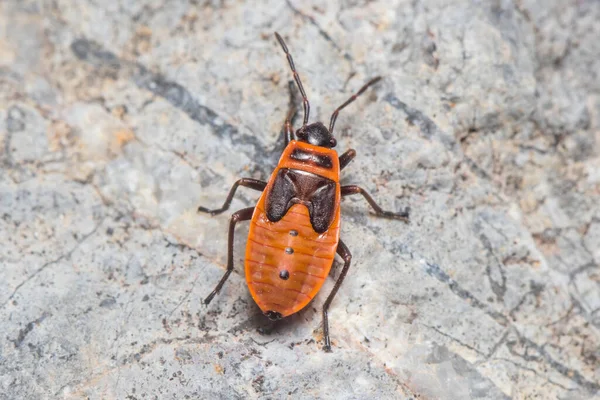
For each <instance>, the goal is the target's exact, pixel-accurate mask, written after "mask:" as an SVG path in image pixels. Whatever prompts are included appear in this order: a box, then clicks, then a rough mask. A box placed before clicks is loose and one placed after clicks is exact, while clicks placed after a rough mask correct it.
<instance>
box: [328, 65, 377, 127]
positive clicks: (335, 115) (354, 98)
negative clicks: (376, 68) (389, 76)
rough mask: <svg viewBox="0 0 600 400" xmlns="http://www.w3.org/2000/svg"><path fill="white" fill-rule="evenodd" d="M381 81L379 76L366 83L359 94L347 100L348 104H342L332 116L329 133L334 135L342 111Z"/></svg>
mask: <svg viewBox="0 0 600 400" xmlns="http://www.w3.org/2000/svg"><path fill="white" fill-rule="evenodd" d="M380 79H381V77H380V76H377V77H375V78H373V79H371V80H370V81H369V82H367V83H365V84H364V86H363V87H361V88H360V89H359V90H358V92H356V93H355V94H353V95H352V96H350V98H349V99H348V100H346V102H345V103H344V104H342V105H341V106H339V107H338V108H336V109H335V111H334V112H333V114H332V115H331V120H330V121H329V133H331V134H332V135H333V127H334V126H335V120H336V119H337V117H338V114H339V112H340V111H342V110H343V109H344V108H345V107H346V106H347V105H348V104H350V103H352V102H353V101H354V100H356V98H357V97H358V96H360V95H361V94H362V93H363V92H364V91H365V90H367V88H368V87H369V86H371V85H373V84H374V83H376V82H378V81H379V80H380Z"/></svg>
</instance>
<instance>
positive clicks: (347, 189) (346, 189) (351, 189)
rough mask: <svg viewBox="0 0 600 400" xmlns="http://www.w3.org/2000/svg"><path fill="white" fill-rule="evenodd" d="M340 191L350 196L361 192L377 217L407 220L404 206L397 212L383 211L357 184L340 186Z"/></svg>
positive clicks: (407, 211)
mask: <svg viewBox="0 0 600 400" xmlns="http://www.w3.org/2000/svg"><path fill="white" fill-rule="evenodd" d="M341 191H342V197H344V196H351V195H353V194H362V196H363V197H364V198H365V200H367V202H368V203H369V205H370V206H371V207H373V210H375V215H377V216H378V217H385V218H395V219H399V220H402V221H404V222H408V215H409V209H408V208H406V209H404V210H403V211H400V212H398V213H396V212H392V211H385V210H383V209H382V208H381V207H379V205H378V204H377V203H376V202H375V200H373V198H372V197H371V195H370V194H369V193H367V191H366V190H365V189H363V188H361V187H359V186H356V185H348V186H342V188H341Z"/></svg>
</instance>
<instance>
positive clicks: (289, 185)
mask: <svg viewBox="0 0 600 400" xmlns="http://www.w3.org/2000/svg"><path fill="white" fill-rule="evenodd" d="M335 189H336V184H335V182H334V181H332V180H331V179H327V178H325V177H322V176H319V175H315V174H311V173H310V172H305V171H300V170H297V169H288V168H281V169H280V170H279V172H278V173H277V176H276V177H275V181H274V182H273V186H271V189H270V191H269V192H268V193H267V194H266V198H265V212H266V214H267V218H268V219H269V221H271V222H277V221H279V220H281V219H282V218H283V216H284V215H285V214H286V213H287V211H288V210H289V209H290V207H292V206H293V205H294V204H303V205H305V206H306V207H307V208H308V213H309V216H310V223H311V225H312V227H313V229H314V230H315V232H317V233H323V232H325V231H327V229H329V226H330V225H331V223H332V222H333V218H334V216H335V211H336V210H335Z"/></svg>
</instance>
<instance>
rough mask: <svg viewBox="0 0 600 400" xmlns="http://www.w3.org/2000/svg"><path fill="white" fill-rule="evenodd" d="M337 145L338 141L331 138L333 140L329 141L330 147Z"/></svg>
mask: <svg viewBox="0 0 600 400" xmlns="http://www.w3.org/2000/svg"><path fill="white" fill-rule="evenodd" d="M336 144H337V140H335V139H334V138H331V139H330V140H329V145H330V146H331V147H335V145H336Z"/></svg>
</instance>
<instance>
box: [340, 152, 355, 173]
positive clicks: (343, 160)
mask: <svg viewBox="0 0 600 400" xmlns="http://www.w3.org/2000/svg"><path fill="white" fill-rule="evenodd" d="M354 157H356V150H354V149H350V150H348V151H346V152H345V153H344V154H342V155H341V156H340V157H339V160H340V170H342V169H344V168H345V167H346V165H348V164H349V163H350V161H352V160H354Z"/></svg>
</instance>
